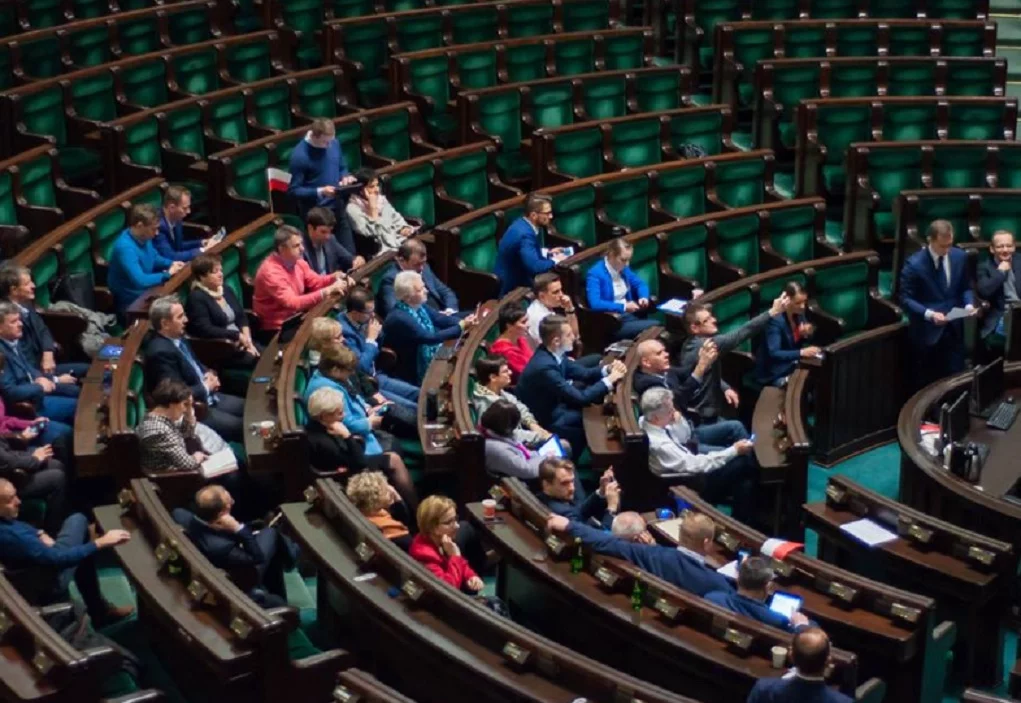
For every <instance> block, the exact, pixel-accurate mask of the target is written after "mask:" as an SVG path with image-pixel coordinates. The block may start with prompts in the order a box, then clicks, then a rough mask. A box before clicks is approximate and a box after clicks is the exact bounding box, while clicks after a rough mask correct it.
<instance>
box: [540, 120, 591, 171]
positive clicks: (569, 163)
mask: <svg viewBox="0 0 1021 703" xmlns="http://www.w3.org/2000/svg"><path fill="white" fill-rule="evenodd" d="M552 141H553V144H552V147H553V148H552V149H551V152H552V161H553V163H554V165H555V168H556V170H557V171H559V172H560V173H564V174H567V175H570V176H574V177H576V178H585V177H586V176H594V175H596V174H598V173H602V170H603V148H602V144H603V137H602V132H601V131H600V129H599V127H598V126H595V127H589V128H587V129H572V130H569V131H567V132H563V133H561V134H556V135H555V137H554V138H553V140H552Z"/></svg>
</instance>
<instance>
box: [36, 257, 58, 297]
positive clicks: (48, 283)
mask: <svg viewBox="0 0 1021 703" xmlns="http://www.w3.org/2000/svg"><path fill="white" fill-rule="evenodd" d="M59 273H60V262H59V261H58V260H57V255H56V253H54V252H53V251H47V252H44V253H43V254H42V255H41V256H40V257H39V258H38V259H36V260H35V263H34V264H32V281H33V282H34V283H35V302H36V305H38V306H39V307H43V308H46V307H49V306H50V303H51V302H52V297H51V295H50V291H51V288H52V287H53V285H54V284H55V283H56V280H57V276H58V274H59Z"/></svg>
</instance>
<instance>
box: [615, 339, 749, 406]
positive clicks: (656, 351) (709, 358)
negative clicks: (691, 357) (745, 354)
mask: <svg viewBox="0 0 1021 703" xmlns="http://www.w3.org/2000/svg"><path fill="white" fill-rule="evenodd" d="M716 355H717V350H716V344H715V343H714V342H713V341H712V340H711V339H710V340H709V341H708V342H706V343H705V344H703V345H702V346H701V347H700V348H699V350H698V363H697V364H695V368H694V369H692V371H691V373H690V374H686V373H682V372H681V370H680V369H679V368H677V367H676V366H671V365H670V354H669V353H668V352H667V350H666V345H665V344H663V342H661V341H659V340H658V339H646V340H645V341H644V342H641V343H639V345H638V368H637V369H635V375H634V381H633V383H634V389H635V393H637V394H638V395H639V396H640V395H641V394H642V393H644V392H645V391H647V390H649V389H650V388H667V389H669V390H670V391H671V392H672V393H673V394H674V407H675V408H677V409H678V410H680V411H681V412H686V411H687V410H688V403H690V402H691V399H692V397H693V396H694V395H695V392H696V391H698V389H699V386H701V384H702V379H703V377H704V376H705V372H706V371H707V370H708V369H709V367H710V366H712V365H713V362H715V361H716ZM739 424H740V423H739Z"/></svg>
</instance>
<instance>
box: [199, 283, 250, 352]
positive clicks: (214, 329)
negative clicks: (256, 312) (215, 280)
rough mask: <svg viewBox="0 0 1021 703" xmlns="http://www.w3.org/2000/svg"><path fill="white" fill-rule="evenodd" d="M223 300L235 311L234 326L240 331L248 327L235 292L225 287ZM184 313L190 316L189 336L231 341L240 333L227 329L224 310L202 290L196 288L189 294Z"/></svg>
mask: <svg viewBox="0 0 1021 703" xmlns="http://www.w3.org/2000/svg"><path fill="white" fill-rule="evenodd" d="M223 299H224V300H226V301H227V305H229V306H230V309H231V310H233V311H234V324H235V325H237V327H238V330H240V329H241V328H242V327H247V326H248V316H247V315H245V309H244V308H243V307H242V306H241V303H240V302H238V299H237V296H236V295H234V291H232V290H231V289H230V288H227V287H226V286H224V288H223ZM184 311H185V313H186V314H187V315H188V334H190V335H191V336H192V337H198V338H200V339H230V340H236V339H237V338H238V337H239V336H240V334H241V333H240V331H234V330H229V329H227V324H228V323H227V315H226V313H224V312H223V308H221V307H220V304H219V303H217V302H216V300H215V299H214V298H213V296H211V295H209V293H206V292H205V291H204V290H202V289H201V288H195V289H193V290H192V291H191V292H190V293H189V294H188V301H187V302H186V303H185V305H184Z"/></svg>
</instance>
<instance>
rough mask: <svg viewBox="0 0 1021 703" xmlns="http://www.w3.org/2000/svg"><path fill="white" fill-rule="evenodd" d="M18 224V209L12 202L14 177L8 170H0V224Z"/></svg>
mask: <svg viewBox="0 0 1021 703" xmlns="http://www.w3.org/2000/svg"><path fill="white" fill-rule="evenodd" d="M16 224H18V209H17V206H16V205H15V204H14V179H13V178H11V173H10V171H0V225H10V226H13V225H16Z"/></svg>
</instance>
